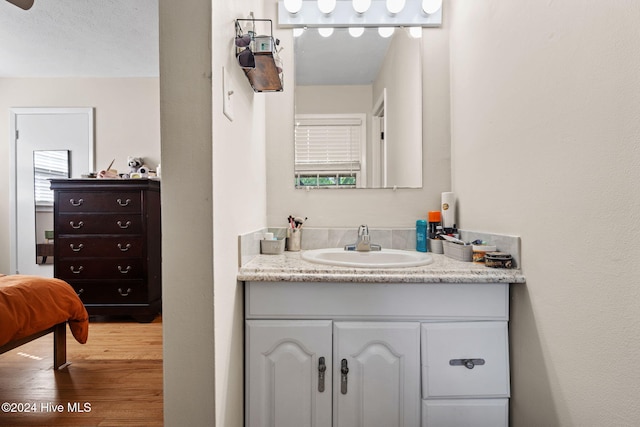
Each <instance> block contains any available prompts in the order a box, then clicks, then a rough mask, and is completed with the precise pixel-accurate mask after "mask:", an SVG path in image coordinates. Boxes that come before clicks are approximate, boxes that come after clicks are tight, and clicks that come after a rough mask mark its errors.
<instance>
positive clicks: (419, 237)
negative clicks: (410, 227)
mask: <svg viewBox="0 0 640 427" xmlns="http://www.w3.org/2000/svg"><path fill="white" fill-rule="evenodd" d="M416 250H417V251H418V252H427V221H425V220H424V219H419V220H417V221H416Z"/></svg>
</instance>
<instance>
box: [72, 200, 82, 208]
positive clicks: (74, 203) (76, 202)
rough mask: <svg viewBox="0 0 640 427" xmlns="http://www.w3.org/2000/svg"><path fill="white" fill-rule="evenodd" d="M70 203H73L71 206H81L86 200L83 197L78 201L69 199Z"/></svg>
mask: <svg viewBox="0 0 640 427" xmlns="http://www.w3.org/2000/svg"><path fill="white" fill-rule="evenodd" d="M69 203H71V206H76V207H77V206H80V205H82V204H83V203H84V200H82V199H78V201H76V199H69Z"/></svg>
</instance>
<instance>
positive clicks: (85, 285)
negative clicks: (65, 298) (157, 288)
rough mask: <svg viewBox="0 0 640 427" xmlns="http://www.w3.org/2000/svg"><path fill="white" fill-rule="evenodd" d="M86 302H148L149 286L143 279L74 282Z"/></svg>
mask: <svg viewBox="0 0 640 427" xmlns="http://www.w3.org/2000/svg"><path fill="white" fill-rule="evenodd" d="M71 286H73V288H74V289H75V291H76V293H77V294H78V296H79V297H80V299H81V300H82V302H83V303H84V304H100V305H104V304H141V303H146V302H148V292H147V286H146V285H145V284H144V283H143V282H142V281H137V280H125V281H118V282H108V281H107V282H99V283H94V282H82V281H77V282H72V283H71Z"/></svg>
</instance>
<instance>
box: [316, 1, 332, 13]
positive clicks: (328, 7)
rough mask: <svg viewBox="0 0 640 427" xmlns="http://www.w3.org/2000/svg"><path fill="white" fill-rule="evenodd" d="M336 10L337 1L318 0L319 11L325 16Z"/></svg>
mask: <svg viewBox="0 0 640 427" xmlns="http://www.w3.org/2000/svg"><path fill="white" fill-rule="evenodd" d="M335 8H336V0H318V9H320V12H322V13H324V14H325V15H329V14H330V13H331V12H333V10H334V9H335Z"/></svg>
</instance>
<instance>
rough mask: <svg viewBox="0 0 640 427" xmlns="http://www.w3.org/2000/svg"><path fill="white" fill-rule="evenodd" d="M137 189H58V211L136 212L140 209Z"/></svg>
mask: <svg viewBox="0 0 640 427" xmlns="http://www.w3.org/2000/svg"><path fill="white" fill-rule="evenodd" d="M141 199H142V198H141V192H139V191H113V192H91V191H60V192H59V193H58V195H57V203H58V212H61V213H66V212H102V213H107V212H111V213H136V212H141V211H142V200H141Z"/></svg>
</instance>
